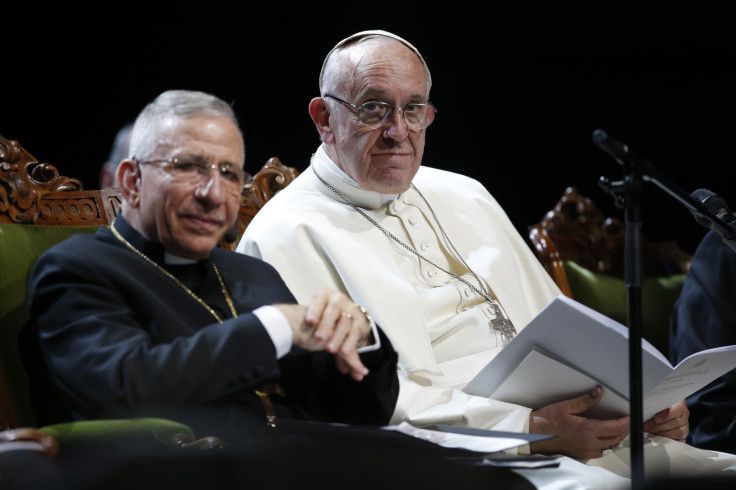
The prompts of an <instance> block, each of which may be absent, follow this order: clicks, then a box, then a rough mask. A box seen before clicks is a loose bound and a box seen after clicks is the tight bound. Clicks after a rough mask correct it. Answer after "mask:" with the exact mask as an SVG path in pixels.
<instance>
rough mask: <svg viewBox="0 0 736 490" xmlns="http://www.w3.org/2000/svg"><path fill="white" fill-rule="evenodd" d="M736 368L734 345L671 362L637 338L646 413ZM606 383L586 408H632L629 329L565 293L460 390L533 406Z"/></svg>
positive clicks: (609, 411) (604, 413)
mask: <svg viewBox="0 0 736 490" xmlns="http://www.w3.org/2000/svg"><path fill="white" fill-rule="evenodd" d="M734 367H736V346H727V347H719V348H715V349H708V350H705V351H701V352H698V353H696V354H693V355H691V356H690V357H688V358H686V359H684V360H683V361H682V362H680V363H679V364H678V365H677V366H676V367H673V366H672V365H671V364H670V362H669V361H668V360H667V358H666V357H664V356H663V355H662V354H661V353H660V352H659V351H657V350H656V349H655V348H654V347H653V346H652V345H651V344H650V343H649V342H647V341H646V340H644V339H642V371H643V376H642V387H643V390H642V391H643V417H644V420H648V419H650V418H651V417H652V416H654V415H655V414H656V413H657V412H659V411H661V410H664V409H666V408H668V407H670V406H671V405H673V404H675V403H676V402H678V401H680V400H682V399H684V398H686V397H687V396H689V395H691V394H692V393H694V392H695V391H697V390H699V389H700V388H702V387H703V386H705V385H707V384H708V383H710V382H711V381H713V380H714V379H716V378H718V377H719V376H721V375H723V374H725V373H727V372H728V371H730V370H731V369H733V368H734ZM598 384H600V385H601V386H602V387H603V398H602V400H601V402H600V403H599V405H598V406H597V407H596V409H595V410H594V411H592V412H590V413H588V414H587V415H588V416H590V417H595V418H604V419H605V418H615V417H620V416H622V415H627V414H628V413H629V402H628V398H629V363H628V328H626V327H625V326H623V325H621V324H620V323H617V322H615V321H614V320H611V319H610V318H608V317H606V316H604V315H601V314H600V313H598V312H596V311H594V310H592V309H590V308H588V307H586V306H584V305H582V304H580V303H578V302H576V301H574V300H572V299H570V298H568V297H566V296H558V297H557V298H555V299H553V300H552V301H551V302H550V303H549V304H548V305H547V306H546V307H545V308H544V309H543V310H542V311H541V312H540V313H539V314H538V315H537V316H536V317H535V318H534V319H533V320H532V321H531V322H529V324H528V325H527V326H526V327H525V328H523V329H522V330H521V331H520V332H519V334H518V335H517V336H516V337H514V339H513V340H512V341H511V342H509V344H508V345H507V346H506V347H505V348H504V349H503V350H502V351H501V352H500V353H499V354H498V355H497V356H496V357H495V358H494V359H493V360H491V362H489V363H488V364H487V365H486V367H485V368H483V369H482V370H481V371H480V372H479V373H478V375H477V376H476V377H475V378H473V380H471V381H470V383H468V385H467V386H466V387H465V388H464V390H463V391H465V392H466V393H469V394H471V395H477V396H486V397H491V398H494V399H497V400H501V401H506V402H509V403H515V404H519V405H523V406H527V407H530V408H532V409H538V408H541V407H542V406H545V405H547V404H549V403H554V402H558V401H562V400H565V399H569V398H573V397H575V396H578V395H581V394H583V393H585V392H587V391H590V390H592V389H593V388H594V387H595V386H596V385H598Z"/></svg>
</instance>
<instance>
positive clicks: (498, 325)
mask: <svg viewBox="0 0 736 490" xmlns="http://www.w3.org/2000/svg"><path fill="white" fill-rule="evenodd" d="M312 171H313V172H314V175H316V176H317V178H318V179H319V180H320V182H322V183H323V184H324V185H325V187H327V188H328V189H330V190H331V191H332V192H333V193H334V194H335V195H336V196H338V197H339V198H340V199H342V201H343V202H344V203H345V204H347V205H348V206H350V207H351V208H353V209H354V210H355V211H357V212H358V213H359V214H360V215H361V216H363V217H364V218H365V219H366V220H368V222H370V223H371V224H372V225H373V226H375V227H376V228H378V229H379V230H381V232H382V233H383V234H384V235H386V236H387V237H389V238H390V239H392V240H393V241H395V242H396V243H398V244H399V245H401V246H402V247H404V248H405V249H406V250H408V251H409V252H411V253H412V254H414V255H416V256H417V257H418V258H419V259H420V260H423V261H425V262H426V263H428V264H430V265H432V266H433V267H436V268H437V269H439V270H441V271H442V272H444V273H445V274H447V275H449V276H452V277H454V278H455V279H457V280H458V281H460V282H462V283H463V284H465V285H466V286H468V287H469V288H470V289H472V290H473V291H475V292H476V293H477V294H479V295H480V296H481V297H483V299H485V300H486V302H488V304H489V305H490V306H491V309H492V310H493V314H494V315H495V318H494V319H493V320H491V321H490V322H489V323H490V325H491V328H492V329H493V330H496V331H498V332H500V333H501V337H502V339H503V340H504V342H508V341H510V340H511V339H512V338H513V337H514V336H515V335H516V328H514V325H513V323H511V320H509V318H508V315H506V314H505V312H504V311H503V310H502V308H501V305H500V304H499V303H498V302H497V301H495V300H494V299H493V297H492V296H491V294H490V292H488V291H487V290H486V288H485V286H484V285H483V281H481V279H480V277H478V275H477V274H476V273H475V272H474V271H473V269H471V268H470V266H468V264H467V263H465V260H464V259H463V257H462V255H460V254H459V253H458V251H457V249H456V248H455V245H453V243H452V241H451V240H450V237H449V236H447V233H445V229H444V228H442V225H441V224H440V221H439V219H437V215H436V214H435V212H434V209H432V206H430V205H429V202H428V201H427V199H426V198H425V197H424V195H423V194H422V193H421V192H420V191H419V189H417V187H416V186H415V185H414V184H411V187H412V189H414V190H415V191H416V193H417V194H419V197H421V198H422V201H424V204H426V205H427V208H428V209H429V212H430V213H431V214H432V218H433V219H434V221H435V223H437V227H438V228H439V229H440V233H441V234H442V236H443V237H444V239H445V241H446V242H447V244H448V245H449V246H450V248H451V249H452V251H453V252H454V253H455V256H456V257H457V258H458V259H460V262H461V263H462V264H463V265H464V266H465V268H466V269H467V270H468V271H470V274H472V276H473V277H474V278H475V280H476V281H478V286H479V287H476V286H475V285H474V284H472V283H471V282H469V281H468V280H466V279H464V278H462V277H460V276H458V275H457V274H455V273H453V272H450V271H448V270H446V269H444V268H442V267H440V266H439V265H437V264H435V263H434V262H432V261H431V260H429V259H428V258H426V257H425V256H423V255H422V254H420V253H419V252H417V251H416V250H415V249H414V248H412V247H410V246H409V245H408V244H406V243H404V242H403V241H402V240H401V239H400V238H399V237H397V236H396V235H394V234H393V233H391V232H390V231H388V230H387V229H386V228H384V227H383V226H381V225H380V223H378V222H377V221H376V220H375V219H373V218H371V217H370V216H368V214H366V212H365V211H363V210H362V209H360V207H358V206H357V205H355V204H353V203H352V202H350V201H348V199H347V198H346V197H345V196H343V195H342V194H341V193H340V192H339V191H338V190H337V189H335V188H334V187H333V186H331V185H330V184H328V183H327V181H325V180H324V179H323V178H322V177H321V176H320V175H319V174H318V173H317V171H316V170H315V169H314V166H312Z"/></svg>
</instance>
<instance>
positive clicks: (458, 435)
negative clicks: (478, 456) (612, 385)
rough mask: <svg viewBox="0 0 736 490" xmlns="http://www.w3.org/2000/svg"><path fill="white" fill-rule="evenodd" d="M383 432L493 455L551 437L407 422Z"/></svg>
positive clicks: (389, 427)
mask: <svg viewBox="0 0 736 490" xmlns="http://www.w3.org/2000/svg"><path fill="white" fill-rule="evenodd" d="M386 429H388V430H395V431H397V432H401V433H402V434H406V435H409V436H412V437H415V438H417V439H421V440H423V441H427V442H431V443H433V444H437V445H438V446H442V447H446V448H452V449H465V450H468V451H474V452H478V453H495V452H498V451H504V450H506V449H511V448H514V447H518V446H523V445H524V444H529V443H530V442H534V441H540V440H543V439H549V438H550V437H552V436H549V435H546V434H528V433H523V432H520V433H516V432H499V431H492V430H483V429H472V428H463V427H451V426H446V425H438V426H433V427H427V428H419V427H414V426H413V425H411V424H409V423H408V422H401V423H400V424H398V425H392V426H388V427H386Z"/></svg>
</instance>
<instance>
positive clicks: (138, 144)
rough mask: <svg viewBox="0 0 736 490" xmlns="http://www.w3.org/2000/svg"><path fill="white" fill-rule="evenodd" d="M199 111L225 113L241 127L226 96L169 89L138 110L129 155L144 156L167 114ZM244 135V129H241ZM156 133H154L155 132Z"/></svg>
mask: <svg viewBox="0 0 736 490" xmlns="http://www.w3.org/2000/svg"><path fill="white" fill-rule="evenodd" d="M198 115H209V116H216V117H226V118H228V119H230V120H231V121H232V122H233V124H235V127H236V128H238V131H241V129H240V125H239V124H238V119H237V116H236V115H235V111H233V108H232V107H231V106H230V104H228V103H227V102H225V101H224V100H222V99H220V98H218V97H216V96H214V95H212V94H208V93H205V92H198V91H192V90H168V91H166V92H163V93H161V94H160V95H159V96H158V97H156V98H155V99H154V100H153V101H152V102H150V103H149V104H148V105H146V107H144V108H143V110H142V111H141V112H140V114H138V117H137V118H136V120H135V123H134V124H133V132H132V134H131V136H130V155H131V156H135V157H137V158H144V157H145V156H147V155H146V152H147V151H150V149H149V148H147V146H148V145H149V144H150V143H151V137H152V136H154V126H155V125H156V123H158V122H159V121H160V120H162V119H165V118H167V117H180V118H188V117H193V116H198ZM241 136H242V131H241ZM154 137H155V136H154Z"/></svg>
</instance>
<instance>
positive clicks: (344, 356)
mask: <svg viewBox="0 0 736 490" xmlns="http://www.w3.org/2000/svg"><path fill="white" fill-rule="evenodd" d="M274 306H276V307H277V308H279V309H280V310H281V311H282V312H283V313H284V314H285V315H286V318H287V319H288V320H289V324H290V325H291V329H292V332H293V334H294V340H293V343H294V345H297V346H299V347H301V348H303V349H305V350H308V351H318V350H326V351H327V352H330V353H332V354H334V355H335V363H336V365H337V368H338V369H339V370H340V372H342V373H345V374H348V373H349V374H350V376H351V377H352V378H353V379H355V380H356V381H361V380H362V379H363V378H364V377H365V375H366V374H368V368H366V367H365V365H364V364H363V362H362V361H361V360H360V355H359V354H358V352H357V349H358V347H360V346H362V345H363V343H364V342H365V339H366V337H367V336H369V335H370V332H371V326H370V324H369V323H368V319H367V318H366V316H365V314H363V312H362V311H361V309H360V307H359V306H358V305H356V304H355V303H354V302H353V301H352V300H351V299H350V298H348V297H347V296H346V295H345V294H343V293H340V292H337V291H333V290H331V289H329V288H322V289H320V290H319V291H318V292H317V294H315V295H314V297H313V298H312V301H311V302H310V303H309V305H307V306H301V305H286V304H280V305H274Z"/></svg>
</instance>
